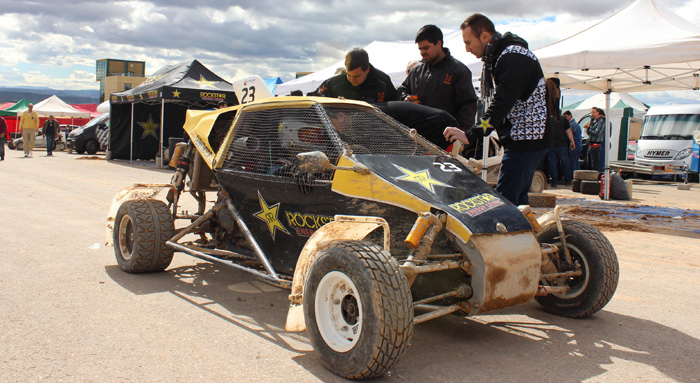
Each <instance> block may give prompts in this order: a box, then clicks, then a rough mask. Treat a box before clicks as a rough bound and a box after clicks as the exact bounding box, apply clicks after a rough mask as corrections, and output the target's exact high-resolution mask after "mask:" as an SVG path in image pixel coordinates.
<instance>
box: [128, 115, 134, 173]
mask: <svg viewBox="0 0 700 383" xmlns="http://www.w3.org/2000/svg"><path fill="white" fill-rule="evenodd" d="M130 125H131V141H130V142H131V143H130V144H129V163H131V162H132V161H133V160H134V103H133V102H132V103H131V121H130Z"/></svg>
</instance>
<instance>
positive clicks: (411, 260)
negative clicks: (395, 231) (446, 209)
mask: <svg viewBox="0 0 700 383" xmlns="http://www.w3.org/2000/svg"><path fill="white" fill-rule="evenodd" d="M446 221H447V216H446V215H445V214H444V213H439V214H438V215H435V214H433V213H430V212H426V213H421V214H419V215H418V219H416V222H415V223H414V224H413V228H412V229H411V232H410V233H408V236H407V237H406V240H405V241H404V243H405V244H406V246H407V247H408V248H410V249H411V253H410V255H409V256H408V258H407V259H406V261H405V262H404V265H405V266H416V265H417V264H420V263H421V262H422V261H424V260H426V259H427V258H428V255H429V254H430V251H431V249H432V246H433V242H434V241H435V237H437V235H438V233H440V231H441V230H442V228H443V227H444V224H445V222H446ZM409 270H411V269H410V268H406V269H405V270H404V272H406V279H407V280H408V284H409V285H412V284H413V281H415V279H416V274H415V273H413V272H411V271H409Z"/></svg>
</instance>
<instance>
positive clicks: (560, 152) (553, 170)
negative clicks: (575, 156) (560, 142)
mask: <svg viewBox="0 0 700 383" xmlns="http://www.w3.org/2000/svg"><path fill="white" fill-rule="evenodd" d="M547 157H548V158H549V176H550V177H552V185H556V184H557V183H558V182H559V165H560V164H561V172H562V173H563V175H564V180H565V181H566V182H571V172H569V149H568V148H567V147H566V146H554V147H552V148H550V149H549V153H548V154H547Z"/></svg>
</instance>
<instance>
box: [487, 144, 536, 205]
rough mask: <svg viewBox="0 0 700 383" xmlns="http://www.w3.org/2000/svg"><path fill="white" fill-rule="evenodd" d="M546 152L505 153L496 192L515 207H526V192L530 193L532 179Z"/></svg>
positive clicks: (527, 200)
mask: <svg viewBox="0 0 700 383" xmlns="http://www.w3.org/2000/svg"><path fill="white" fill-rule="evenodd" d="M548 150H549V149H541V150H525V151H519V152H505V154H504V155H503V160H502V161H501V174H500V176H499V177H498V184H497V185H496V190H497V191H498V192H499V193H501V195H502V196H503V197H505V198H506V199H507V200H508V201H510V202H512V203H514V204H515V205H516V206H518V205H527V204H528V203H529V199H528V198H527V192H528V191H530V186H531V185H532V177H533V176H534V175H535V170H536V169H537V165H539V163H540V161H542V159H543V158H544V156H545V155H546V154H547V151H548Z"/></svg>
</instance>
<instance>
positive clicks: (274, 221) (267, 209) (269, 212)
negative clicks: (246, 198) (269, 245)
mask: <svg viewBox="0 0 700 383" xmlns="http://www.w3.org/2000/svg"><path fill="white" fill-rule="evenodd" d="M258 200H259V201H260V208H261V209H262V210H261V211H259V212H257V213H255V218H257V219H259V220H261V221H263V222H265V223H266V224H267V228H268V230H270V235H271V236H272V240H273V241H274V240H275V234H276V233H277V230H279V231H281V232H283V233H285V234H287V235H291V234H289V231H288V230H287V228H285V227H284V226H283V225H282V222H280V220H279V218H277V214H279V208H280V203H279V202H278V203H276V204H274V205H272V206H268V205H267V202H265V199H263V197H262V194H260V191H258Z"/></svg>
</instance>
